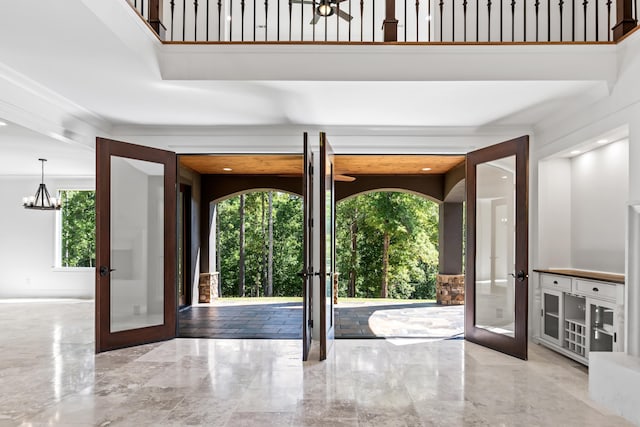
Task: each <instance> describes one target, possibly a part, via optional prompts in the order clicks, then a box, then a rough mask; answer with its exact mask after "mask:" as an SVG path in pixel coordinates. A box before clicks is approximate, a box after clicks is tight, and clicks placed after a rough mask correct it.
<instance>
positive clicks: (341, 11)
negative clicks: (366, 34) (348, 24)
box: [333, 6, 353, 21]
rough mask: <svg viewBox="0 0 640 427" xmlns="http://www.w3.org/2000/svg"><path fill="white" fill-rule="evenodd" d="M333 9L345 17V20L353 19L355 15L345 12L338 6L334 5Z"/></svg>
mask: <svg viewBox="0 0 640 427" xmlns="http://www.w3.org/2000/svg"><path fill="white" fill-rule="evenodd" d="M333 11H334V12H335V13H337V14H338V16H339V17H340V18H342V19H344V20H345V21H351V20H352V19H353V16H351V15H349V14H348V13H347V12H345V11H344V10H342V9H338V8H337V7H335V6H333Z"/></svg>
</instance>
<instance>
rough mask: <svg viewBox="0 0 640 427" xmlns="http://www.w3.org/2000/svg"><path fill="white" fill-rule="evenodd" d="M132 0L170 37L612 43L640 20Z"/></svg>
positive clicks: (477, 8)
mask: <svg viewBox="0 0 640 427" xmlns="http://www.w3.org/2000/svg"><path fill="white" fill-rule="evenodd" d="M123 1H124V0H123ZM126 1H128V2H129V3H130V5H131V6H132V7H133V8H134V9H135V10H136V11H137V12H138V14H139V15H140V18H141V19H143V20H144V21H145V22H147V23H148V24H149V26H150V28H152V29H153V31H154V32H155V33H156V34H157V36H158V37H159V38H160V40H162V41H163V42H165V43H174V42H181V43H345V44H363V43H366V44H371V43H402V44H431V43H433V44H443V43H446V44H457V43H463V44H500V43H611V42H615V41H618V40H620V39H621V38H623V37H624V36H625V35H626V34H628V33H629V32H630V31H632V30H634V29H635V27H636V25H637V22H638V19H637V18H638V12H637V0H499V1H497V0H410V1H409V0H260V1H257V0H189V1H188V2H187V1H186V0H182V1H181V0H126Z"/></svg>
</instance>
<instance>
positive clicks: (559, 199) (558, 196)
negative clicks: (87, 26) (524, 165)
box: [534, 159, 571, 268]
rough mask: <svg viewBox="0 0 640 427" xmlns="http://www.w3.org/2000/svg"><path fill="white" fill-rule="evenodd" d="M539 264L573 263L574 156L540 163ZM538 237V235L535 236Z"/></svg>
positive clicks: (548, 266) (551, 265)
mask: <svg viewBox="0 0 640 427" xmlns="http://www.w3.org/2000/svg"><path fill="white" fill-rule="evenodd" d="M538 191H539V194H540V197H539V199H538V224H539V227H538V239H537V240H538V248H539V251H538V252H539V254H540V256H539V259H538V260H537V263H535V266H536V267H538V268H554V267H555V268H563V267H570V266H571V160H569V159H551V160H546V161H541V162H540V163H539V165H538ZM534 239H535V238H534Z"/></svg>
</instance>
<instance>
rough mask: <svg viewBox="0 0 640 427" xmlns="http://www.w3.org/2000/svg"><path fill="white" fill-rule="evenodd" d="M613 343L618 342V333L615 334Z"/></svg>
mask: <svg viewBox="0 0 640 427" xmlns="http://www.w3.org/2000/svg"><path fill="white" fill-rule="evenodd" d="M613 342H618V333H617V332H614V333H613Z"/></svg>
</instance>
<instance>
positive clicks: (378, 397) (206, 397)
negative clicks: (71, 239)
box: [0, 301, 628, 427]
mask: <svg viewBox="0 0 640 427" xmlns="http://www.w3.org/2000/svg"><path fill="white" fill-rule="evenodd" d="M0 324H1V325H2V333H1V334H0V426H2V427H4V426H20V425H22V426H104V427H106V426H185V425H201V426H234V427H235V426H289V425H291V426H332V427H334V426H466V425H470V426H471V425H472V426H576V427H577V426H625V425H628V424H627V423H626V422H625V421H624V420H623V419H621V418H619V417H615V416H613V415H611V414H609V413H607V412H606V411H605V410H603V409H602V408H599V407H598V406H597V405H596V404H595V403H593V402H591V401H590V400H589V399H588V395H587V371H586V369H585V368H584V367H582V366H579V365H578V364H576V363H574V362H572V361H570V360H568V359H565V358H563V357H561V356H559V355H557V354H555V353H553V352H551V351H549V350H547V349H545V348H543V347H540V346H537V345H535V344H531V345H530V350H529V355H530V360H529V361H527V362H523V361H520V360H516V359H513V358H510V357H508V356H504V355H502V354H499V353H496V352H493V351H491V350H488V349H485V348H483V347H479V346H477V345H474V344H471V343H468V342H465V341H464V340H440V341H429V342H426V341H421V340H416V339H414V340H407V339H386V340H383V339H380V340H339V341H336V342H335V344H334V346H333V351H332V352H331V353H330V357H329V359H328V360H327V361H325V362H316V361H310V362H305V363H303V362H302V361H301V360H300V343H299V342H298V341H296V340H225V339H219V340H206V339H175V340H172V341H167V342H163V343H155V344H148V345H143V346H139V347H133V348H129V349H123V350H117V351H112V352H109V353H103V354H99V355H94V353H93V348H94V344H93V304H92V303H91V302H87V301H66V302H65V301H57V302H28V303H7V302H0Z"/></svg>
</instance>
